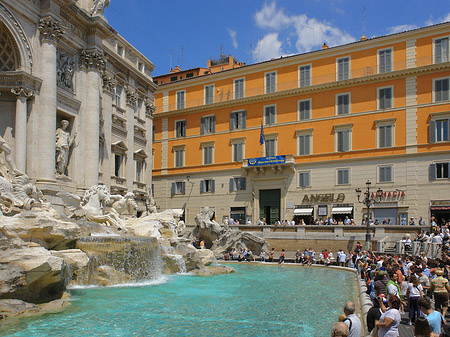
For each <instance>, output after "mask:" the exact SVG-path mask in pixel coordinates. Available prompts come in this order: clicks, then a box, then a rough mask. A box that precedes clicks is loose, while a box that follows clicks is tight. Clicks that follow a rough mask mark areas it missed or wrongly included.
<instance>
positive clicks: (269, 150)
mask: <svg viewBox="0 0 450 337" xmlns="http://www.w3.org/2000/svg"><path fill="white" fill-rule="evenodd" d="M264 146H265V147H266V157H270V156H276V155H277V154H276V140H275V139H266V141H265V142H264Z"/></svg>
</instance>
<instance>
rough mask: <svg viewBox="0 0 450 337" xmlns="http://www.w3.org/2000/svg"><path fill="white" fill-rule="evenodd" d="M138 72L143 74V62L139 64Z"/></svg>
mask: <svg viewBox="0 0 450 337" xmlns="http://www.w3.org/2000/svg"><path fill="white" fill-rule="evenodd" d="M138 70H139V71H140V72H142V71H143V70H144V64H143V63H142V62H138Z"/></svg>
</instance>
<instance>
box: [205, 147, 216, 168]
mask: <svg viewBox="0 0 450 337" xmlns="http://www.w3.org/2000/svg"><path fill="white" fill-rule="evenodd" d="M213 160H214V146H213V145H208V146H203V165H209V164H213Z"/></svg>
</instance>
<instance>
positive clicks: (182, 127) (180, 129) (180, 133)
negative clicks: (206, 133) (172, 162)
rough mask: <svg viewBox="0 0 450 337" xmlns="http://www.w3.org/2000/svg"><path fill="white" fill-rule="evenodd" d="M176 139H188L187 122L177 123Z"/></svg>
mask: <svg viewBox="0 0 450 337" xmlns="http://www.w3.org/2000/svg"><path fill="white" fill-rule="evenodd" d="M175 137H177V138H180V137H186V121H185V120H183V121H176V122H175Z"/></svg>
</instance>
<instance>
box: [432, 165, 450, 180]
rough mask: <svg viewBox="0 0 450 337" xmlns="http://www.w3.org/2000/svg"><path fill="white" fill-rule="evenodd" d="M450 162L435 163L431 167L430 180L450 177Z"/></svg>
mask: <svg viewBox="0 0 450 337" xmlns="http://www.w3.org/2000/svg"><path fill="white" fill-rule="evenodd" d="M449 167H450V163H449V162H441V163H433V164H431V165H430V168H429V175H430V180H436V179H449V178H450V176H449Z"/></svg>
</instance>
